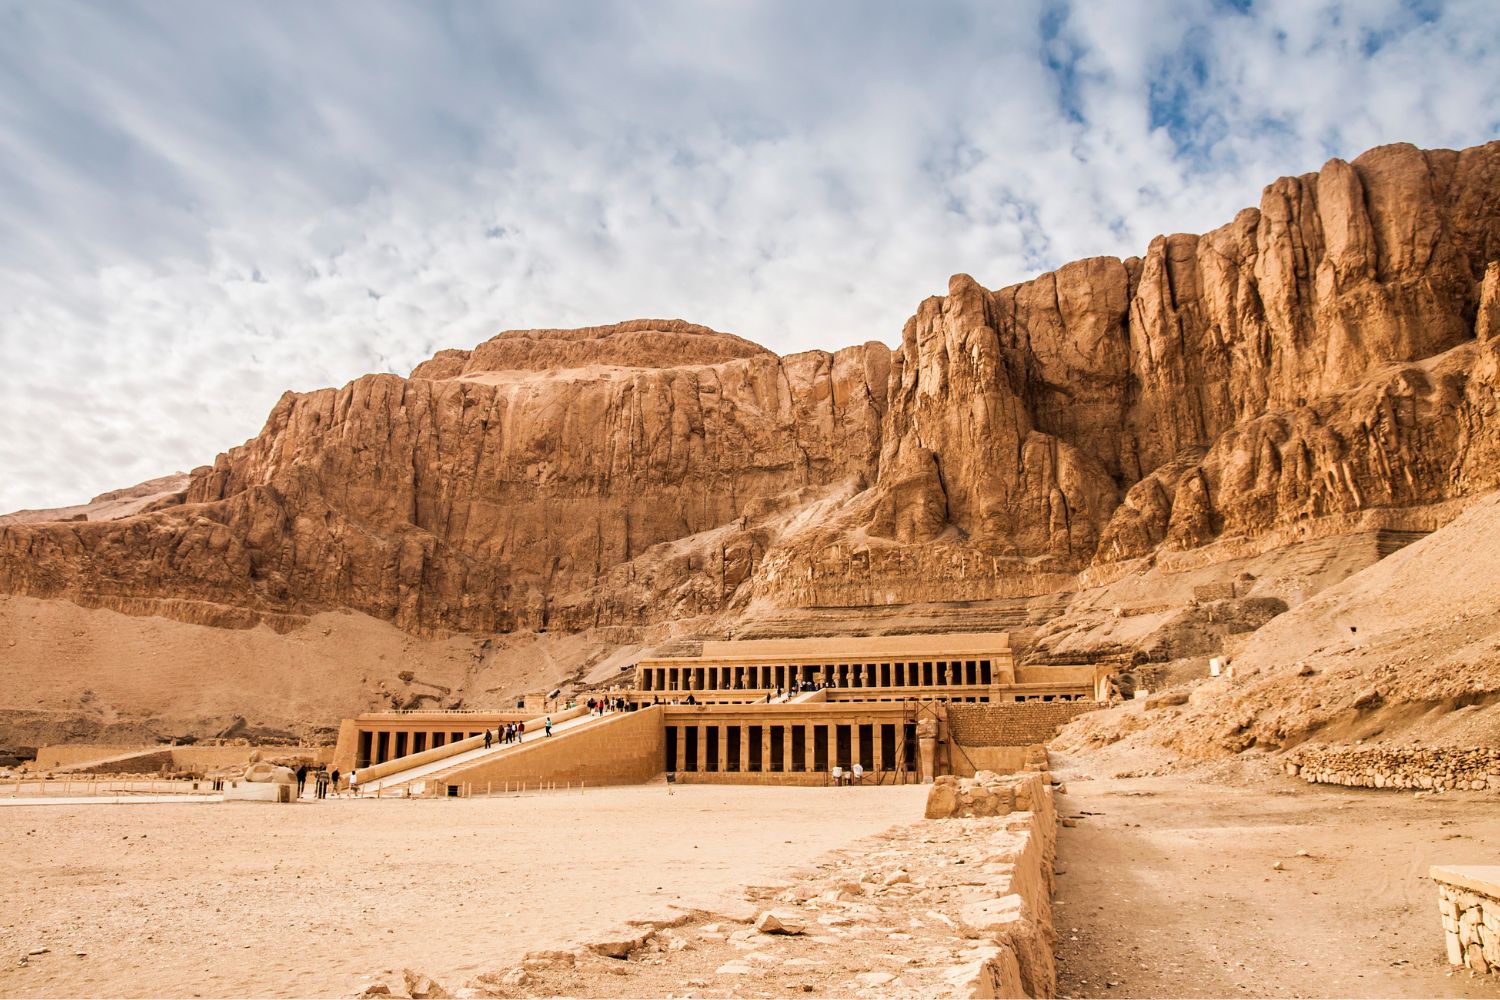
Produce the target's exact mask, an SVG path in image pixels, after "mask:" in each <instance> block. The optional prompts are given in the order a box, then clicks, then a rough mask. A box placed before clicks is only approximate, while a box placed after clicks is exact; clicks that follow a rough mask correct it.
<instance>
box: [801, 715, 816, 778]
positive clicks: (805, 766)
mask: <svg viewBox="0 0 1500 1000" xmlns="http://www.w3.org/2000/svg"><path fill="white" fill-rule="evenodd" d="M802 730H803V732H802V770H804V771H816V770H817V769H818V750H817V742H818V730H817V729H816V728H814V726H813V723H811V722H808V723H804V724H803V726H802Z"/></svg>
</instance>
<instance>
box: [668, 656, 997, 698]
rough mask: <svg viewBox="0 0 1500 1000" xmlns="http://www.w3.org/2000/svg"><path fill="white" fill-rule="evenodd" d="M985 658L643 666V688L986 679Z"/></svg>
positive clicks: (914, 683) (711, 688) (882, 684)
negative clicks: (907, 661)
mask: <svg viewBox="0 0 1500 1000" xmlns="http://www.w3.org/2000/svg"><path fill="white" fill-rule="evenodd" d="M992 676H993V674H992V671H991V666H990V661H989V660H953V661H947V660H937V661H932V660H927V661H921V662H910V663H903V662H895V663H837V664H833V663H830V664H821V665H819V664H787V665H774V666H773V665H769V664H758V665H751V666H681V667H646V668H644V669H643V670H642V671H641V688H642V690H645V691H732V690H744V689H750V690H757V689H759V690H767V691H769V690H771V689H773V688H780V689H782V690H789V689H790V690H795V689H797V688H799V687H801V686H802V684H804V683H808V682H810V683H812V684H814V685H817V686H819V687H823V686H825V685H829V684H831V685H832V686H834V687H840V688H851V687H853V688H859V687H941V686H948V685H956V684H971V685H978V684H989V683H990V682H991V679H992Z"/></svg>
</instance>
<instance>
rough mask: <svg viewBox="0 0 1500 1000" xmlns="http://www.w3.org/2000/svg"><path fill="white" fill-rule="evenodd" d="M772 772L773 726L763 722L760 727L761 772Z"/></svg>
mask: <svg viewBox="0 0 1500 1000" xmlns="http://www.w3.org/2000/svg"><path fill="white" fill-rule="evenodd" d="M770 772H771V727H770V726H768V725H764V724H762V725H761V727H760V773H761V774H769V773H770Z"/></svg>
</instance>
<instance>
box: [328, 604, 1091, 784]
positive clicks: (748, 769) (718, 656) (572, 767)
mask: <svg viewBox="0 0 1500 1000" xmlns="http://www.w3.org/2000/svg"><path fill="white" fill-rule="evenodd" d="M674 646H675V649H674V652H673V654H672V655H661V654H659V653H658V654H653V655H649V656H644V657H642V658H641V659H640V660H639V661H638V662H637V663H636V665H635V668H634V670H633V671H632V672H631V673H630V674H629V675H628V676H629V677H630V678H631V684H629V685H623V686H618V687H615V688H613V689H610V690H608V691H604V692H586V693H582V694H579V695H577V696H576V698H578V699H586V698H588V697H589V696H590V695H591V694H592V695H601V694H602V695H603V696H606V697H609V698H610V699H611V700H612V701H614V700H623V702H624V703H625V705H626V706H627V711H626V712H623V713H611V714H610V715H606V716H598V717H595V716H592V715H590V714H589V713H587V711H586V709H584V708H580V707H578V706H576V705H573V704H570V701H571V700H572V699H568V698H563V699H559V701H557V702H554V703H549V704H546V705H543V706H538V707H535V708H530V709H529V710H520V711H511V712H472V711H452V712H448V711H441V710H421V711H411V712H374V713H368V714H365V715H360V716H358V717H356V718H354V719H348V720H345V721H344V723H343V726H342V727H341V729H340V737H339V747H340V751H339V753H338V755H336V760H341V761H344V762H345V763H346V764H347V766H352V767H354V768H357V769H359V770H360V771H361V778H362V780H364V778H365V777H366V775H367V774H368V775H369V776H371V777H372V779H373V780H376V781H377V782H378V783H382V784H384V785H387V786H391V787H394V786H395V785H396V784H398V783H399V781H398V779H399V778H400V776H401V775H402V774H411V775H413V776H416V775H420V776H421V777H423V778H424V779H430V780H432V781H437V782H440V783H443V782H446V783H447V784H446V785H445V786H444V787H447V788H455V787H466V786H465V785H464V782H465V781H470V782H472V780H473V779H474V775H476V774H479V773H485V774H488V775H490V776H491V777H490V779H489V782H488V783H489V784H492V783H493V780H495V776H497V775H498V776H501V778H500V780H502V781H504V782H508V781H509V780H511V776H512V775H515V776H516V778H517V779H518V780H522V781H524V775H525V774H526V773H529V772H528V769H531V770H534V771H535V780H537V781H545V780H546V774H547V773H549V769H550V772H551V773H558V768H562V769H563V771H565V772H566V773H568V774H577V775H578V776H579V778H580V780H586V779H585V778H584V775H586V774H589V773H594V774H596V775H603V774H605V773H608V774H611V775H639V774H641V773H662V772H665V773H668V774H671V775H674V776H676V777H678V778H679V779H680V780H693V781H712V782H739V783H767V782H775V783H789V784H816V783H824V782H826V781H828V780H829V778H830V775H831V774H833V773H834V771H835V770H836V769H837V770H838V771H841V772H847V771H850V770H852V769H854V768H855V767H856V766H858V768H859V771H860V775H861V778H862V780H867V781H873V782H878V783H885V782H905V781H918V780H931V778H932V776H933V775H934V774H939V773H954V772H960V773H961V772H963V771H968V772H970V773H972V772H973V771H974V770H975V769H979V768H990V769H995V768H1001V767H1007V766H1010V765H1011V764H1012V763H1013V762H1012V761H1011V758H1012V757H1015V756H1016V754H1017V753H1018V752H1019V750H1020V748H1023V747H1025V746H1028V745H1034V744H1036V743H1038V742H1045V740H1046V739H1049V738H1050V736H1051V734H1052V733H1053V732H1055V730H1056V728H1057V727H1058V726H1059V725H1061V724H1062V723H1063V722H1066V721H1067V719H1069V718H1071V717H1072V716H1073V715H1075V714H1077V713H1078V712H1080V711H1087V710H1090V709H1092V708H1094V707H1096V705H1097V703H1099V702H1103V701H1107V699H1108V667H1106V666H1103V665H1095V664H1081V665H1044V666H1017V664H1016V662H1015V657H1014V655H1013V653H1012V650H1011V645H1010V637H1009V636H1008V635H1007V634H1006V633H1003V632H970V633H934V634H920V635H891V636H873V637H861V638H845V637H840V638H814V639H754V640H725V641H703V642H701V643H698V642H678V643H675V644H674ZM625 715H632V716H633V721H632V724H631V725H629V726H621V725H616V726H613V727H612V728H611V727H608V726H606V725H605V724H607V723H609V722H610V720H618V719H619V718H620V717H621V716H625ZM546 718H550V719H551V720H552V721H553V724H554V726H555V727H556V728H555V730H554V735H555V736H556V737H558V738H556V739H546V737H545V736H544V734H543V733H542V732H541V730H542V724H543V722H544V720H545V719H546ZM515 721H525V722H526V723H527V730H528V736H529V737H530V739H529V741H526V742H523V744H522V745H520V746H510V747H500V746H496V747H484V746H483V740H482V736H483V734H484V733H485V732H486V731H492V730H494V729H495V728H496V727H498V726H503V725H505V724H506V723H510V722H515ZM611 732H613V733H616V734H617V735H618V736H619V737H620V739H623V738H624V734H626V733H627V732H628V734H629V740H628V741H626V742H619V741H618V740H617V741H616V742H615V743H613V744H612V743H611V741H610V739H609V738H608V734H609V733H611ZM585 733H589V734H591V735H590V737H589V738H588V739H581V738H575V734H576V736H578V737H581V736H583V735H584V734H585ZM965 734H967V735H965ZM538 736H541V737H542V738H543V740H545V745H544V746H542V745H539V744H540V742H541V741H539V740H537V738H536V737H538ZM960 737H962V739H960ZM965 741H967V742H965ZM569 752H571V753H573V754H574V755H575V756H578V757H579V758H580V759H578V760H572V759H568V758H566V757H559V756H558V755H559V754H566V753H569ZM600 753H604V754H608V755H611V758H612V759H610V760H608V761H605V760H597V761H592V762H591V761H590V760H585V759H582V758H583V757H587V756H588V755H590V754H594V755H598V754H600ZM622 754H623V755H627V756H628V755H635V756H639V755H642V754H644V755H647V756H648V757H650V759H649V760H645V761H637V762H636V763H635V764H633V765H632V766H629V767H619V766H615V765H617V764H618V760H616V759H613V758H614V757H617V756H618V755H622ZM606 765H609V766H606ZM465 776H467V777H465ZM411 780H412V781H415V778H412V779H411Z"/></svg>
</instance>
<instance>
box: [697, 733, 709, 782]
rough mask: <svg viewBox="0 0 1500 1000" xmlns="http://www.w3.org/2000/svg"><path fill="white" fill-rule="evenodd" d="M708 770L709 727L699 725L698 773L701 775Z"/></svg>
mask: <svg viewBox="0 0 1500 1000" xmlns="http://www.w3.org/2000/svg"><path fill="white" fill-rule="evenodd" d="M707 770H708V727H707V726H705V725H703V724H701V723H700V724H699V725H698V771H699V773H700V774H701V773H702V772H704V771H707Z"/></svg>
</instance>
